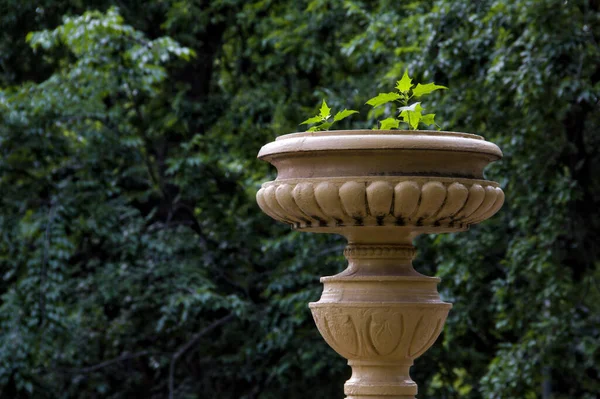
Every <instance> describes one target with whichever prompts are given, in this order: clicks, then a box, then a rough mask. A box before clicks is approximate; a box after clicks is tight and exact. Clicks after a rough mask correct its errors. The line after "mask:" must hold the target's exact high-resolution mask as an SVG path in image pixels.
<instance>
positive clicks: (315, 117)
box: [300, 115, 323, 125]
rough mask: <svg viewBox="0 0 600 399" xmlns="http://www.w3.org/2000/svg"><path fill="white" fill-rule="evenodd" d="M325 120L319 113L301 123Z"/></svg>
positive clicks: (309, 123)
mask: <svg viewBox="0 0 600 399" xmlns="http://www.w3.org/2000/svg"><path fill="white" fill-rule="evenodd" d="M322 120H323V118H321V117H320V116H319V115H317V116H313V117H312V118H308V119H307V120H305V121H304V122H302V123H300V125H312V124H313V123H319V122H321V121H322Z"/></svg>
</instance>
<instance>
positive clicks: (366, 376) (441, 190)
mask: <svg viewBox="0 0 600 399" xmlns="http://www.w3.org/2000/svg"><path fill="white" fill-rule="evenodd" d="M258 157H259V158H260V159H262V160H265V161H267V162H269V163H271V164H273V165H274V166H275V167H276V168H277V172H278V174H277V179H276V180H275V181H271V182H267V183H264V184H263V185H262V188H261V189H260V190H259V191H258V193H257V196H256V198H257V202H258V204H259V206H260V207H261V209H262V210H263V211H264V212H265V213H267V214H268V215H269V216H271V217H272V218H274V219H276V220H279V221H282V222H285V223H288V224H290V225H292V226H293V228H295V229H297V230H299V231H306V232H315V233H333V234H340V235H343V236H344V237H346V239H347V240H348V246H347V247H346V249H345V250H344V255H345V257H346V259H347V260H348V267H347V268H346V270H344V271H343V272H341V273H339V274H337V275H335V276H329V277H323V278H321V282H322V283H323V285H324V289H323V294H322V296H321V299H320V300H319V301H318V302H313V303H310V304H309V306H310V309H311V311H312V314H313V317H314V320H315V323H316V324H317V327H318V329H319V331H320V333H321V335H322V336H323V338H324V339H325V341H327V343H328V344H329V345H330V346H331V347H332V348H333V349H334V350H335V351H336V352H337V353H339V354H340V355H341V356H343V357H344V358H346V359H348V364H349V365H350V366H351V367H352V377H351V378H350V379H349V380H348V381H347V382H346V384H345V386H344V392H345V393H346V395H347V398H348V399H414V398H415V395H416V394H417V385H416V383H415V382H414V381H413V380H412V379H411V378H410V375H409V369H410V367H411V365H412V364H413V361H414V359H416V358H417V357H419V356H420V355H422V354H423V353H424V352H425V351H426V350H427V349H429V347H431V345H433V343H434V342H435V340H436V339H437V337H438V336H439V334H440V332H441V331H442V328H443V326H444V323H445V321H446V317H447V316H448V312H449V311H450V308H451V307H452V305H451V304H449V303H446V302H443V301H442V300H441V299H440V296H439V294H438V291H437V284H438V283H439V282H440V279H439V278H436V277H428V276H424V275H422V274H420V273H419V272H417V271H416V270H415V269H414V268H413V266H412V259H413V258H414V256H415V248H414V246H413V244H412V242H413V239H414V238H415V237H416V236H417V235H419V234H423V233H445V232H457V231H464V230H466V229H468V228H469V226H470V225H471V224H475V223H479V222H481V221H483V220H486V219H488V218H489V217H491V216H492V215H494V214H495V213H496V212H497V211H498V210H499V209H500V207H502V204H503V203H504V193H503V192H502V190H501V189H500V188H499V187H498V184H497V183H495V182H492V181H488V180H485V179H484V176H483V170H484V168H485V167H486V166H487V165H488V164H489V163H491V162H493V161H496V160H498V159H500V158H501V157H502V152H501V151H500V149H499V148H498V147H497V146H496V145H495V144H493V143H490V142H488V141H485V140H484V139H483V137H481V136H477V135H473V134H466V133H454V132H437V131H400V130H390V131H379V130H346V131H328V132H315V133H293V134H288V135H284V136H280V137H278V138H277V139H276V140H275V141H273V142H271V143H269V144H266V145H265V146H263V147H262V149H261V150H260V152H259V154H258Z"/></svg>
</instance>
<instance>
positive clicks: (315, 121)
mask: <svg viewBox="0 0 600 399" xmlns="http://www.w3.org/2000/svg"><path fill="white" fill-rule="evenodd" d="M357 113H358V111H354V110H352V109H344V110H343V111H340V112H338V113H337V114H335V116H334V117H333V121H331V122H329V121H328V120H329V118H331V108H329V107H328V106H327V103H326V102H325V99H323V103H322V104H321V109H320V110H319V113H318V114H317V115H315V116H313V117H312V118H308V119H307V120H305V121H304V122H302V123H300V124H301V125H314V126H312V127H311V128H310V129H308V130H307V132H319V131H323V130H329V128H330V127H331V125H333V124H334V123H335V122H338V121H341V120H342V119H344V118H347V117H348V116H350V115H352V114H357Z"/></svg>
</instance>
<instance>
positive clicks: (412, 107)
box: [398, 102, 423, 112]
mask: <svg viewBox="0 0 600 399" xmlns="http://www.w3.org/2000/svg"><path fill="white" fill-rule="evenodd" d="M398 110H399V111H400V112H402V111H413V112H421V111H423V107H421V103H420V102H416V103H414V104H411V105H407V106H406V107H400V108H398Z"/></svg>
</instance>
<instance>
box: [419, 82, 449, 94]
mask: <svg viewBox="0 0 600 399" xmlns="http://www.w3.org/2000/svg"><path fill="white" fill-rule="evenodd" d="M446 89H447V87H446V86H440V85H436V84H435V83H427V84H425V85H422V84H421V83H419V84H418V85H417V87H415V88H414V89H413V94H412V96H413V97H421V96H424V95H425V94H429V93H431V92H434V91H436V90H446Z"/></svg>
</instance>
